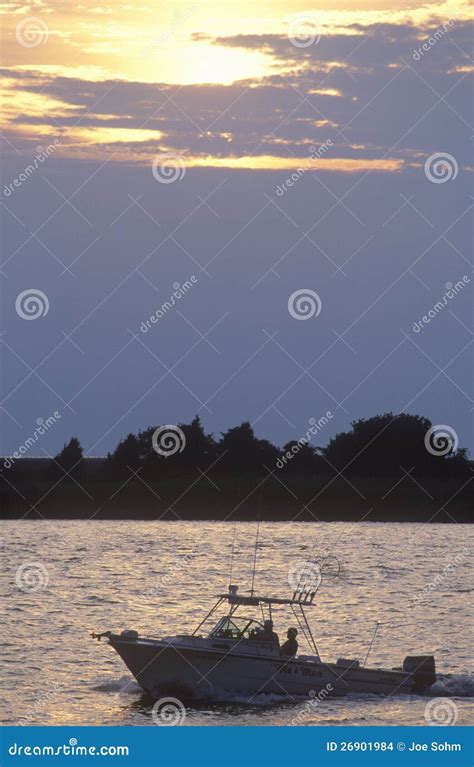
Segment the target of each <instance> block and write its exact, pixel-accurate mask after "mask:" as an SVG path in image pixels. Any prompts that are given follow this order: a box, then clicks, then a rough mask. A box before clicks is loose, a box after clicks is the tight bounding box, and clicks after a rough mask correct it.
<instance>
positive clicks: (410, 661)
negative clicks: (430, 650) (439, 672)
mask: <svg viewBox="0 0 474 767" xmlns="http://www.w3.org/2000/svg"><path fill="white" fill-rule="evenodd" d="M403 671H406V672H407V673H408V674H413V678H414V680H415V685H414V687H413V692H426V690H427V689H428V688H429V687H431V685H432V684H434V683H435V682H436V668H435V659H434V656H433V655H408V656H407V657H406V658H405V660H404V661H403Z"/></svg>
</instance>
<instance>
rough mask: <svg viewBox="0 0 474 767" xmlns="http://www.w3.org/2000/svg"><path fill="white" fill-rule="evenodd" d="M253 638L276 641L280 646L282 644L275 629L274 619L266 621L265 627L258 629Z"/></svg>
mask: <svg viewBox="0 0 474 767" xmlns="http://www.w3.org/2000/svg"><path fill="white" fill-rule="evenodd" d="M253 638H254V639H258V640H259V641H263V642H274V643H275V644H277V645H278V647H279V646H280V640H279V638H278V634H276V633H275V632H274V631H273V621H270V620H268V621H264V623H263V629H258V630H257V631H256V632H255V634H254V636H253Z"/></svg>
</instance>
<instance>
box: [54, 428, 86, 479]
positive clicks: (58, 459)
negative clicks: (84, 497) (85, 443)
mask: <svg viewBox="0 0 474 767" xmlns="http://www.w3.org/2000/svg"><path fill="white" fill-rule="evenodd" d="M83 472H84V457H83V451H82V447H81V443H80V442H79V440H78V439H77V437H72V438H71V439H70V440H69V442H68V443H67V444H65V445H64V447H63V449H62V450H61V452H60V453H58V455H56V456H55V457H54V458H53V460H52V461H51V463H50V465H49V468H48V479H51V480H58V479H59V478H60V477H63V476H64V474H65V473H67V474H70V475H71V477H73V478H74V479H81V478H82V475H83Z"/></svg>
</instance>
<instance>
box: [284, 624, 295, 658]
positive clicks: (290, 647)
mask: <svg viewBox="0 0 474 767" xmlns="http://www.w3.org/2000/svg"><path fill="white" fill-rule="evenodd" d="M297 635H298V631H297V629H295V628H289V629H288V631H287V632H286V636H287V637H288V639H287V640H286V642H284V643H283V644H282V646H281V647H280V654H281V655H285V656H286V657H289V658H292V657H293V656H295V655H296V653H297V652H298V642H297V641H296V637H297Z"/></svg>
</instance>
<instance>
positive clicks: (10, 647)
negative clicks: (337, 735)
mask: <svg viewBox="0 0 474 767" xmlns="http://www.w3.org/2000/svg"><path fill="white" fill-rule="evenodd" d="M255 528H256V525H255V524H251V523H239V524H237V526H236V531H237V532H236V548H235V555H234V562H233V576H232V580H233V582H234V583H238V584H239V585H240V591H241V592H242V591H244V590H245V589H246V588H249V587H250V581H251V572H252V560H253V547H254V540H255ZM3 531H4V532H3V558H4V560H5V562H6V564H5V570H4V575H3V577H4V578H5V583H4V585H3V587H2V591H3V592H4V594H5V596H6V598H7V601H6V608H5V613H4V617H5V618H6V626H7V628H6V630H4V637H3V645H4V664H3V672H2V679H1V681H2V687H3V692H2V694H1V699H2V700H3V703H2V708H3V716H2V719H3V722H4V723H7V724H15V723H20V722H23V723H30V724H37V725H40V724H52V725H60V724H65V725H66V724H77V725H88V724H91V725H99V724H105V725H147V724H150V725H153V720H152V717H151V703H150V701H149V700H148V699H147V698H146V697H145V696H144V695H143V694H142V693H141V691H140V688H139V687H138V686H137V684H136V683H135V681H134V680H133V678H132V677H131V676H130V674H129V673H128V671H127V669H126V668H125V666H124V665H123V663H122V661H121V660H120V658H119V657H118V655H116V654H115V652H114V651H113V650H112V648H111V647H109V646H108V645H107V643H104V642H102V643H100V644H99V643H97V642H96V641H94V640H93V639H92V638H91V636H90V634H91V632H92V631H104V630H106V629H112V630H115V631H121V630H123V629H125V628H128V629H130V628H133V629H136V630H137V631H138V632H139V633H140V634H142V635H147V634H149V635H153V636H160V635H170V634H174V633H185V632H186V631H188V630H192V629H194V628H195V627H196V625H197V623H199V621H200V620H201V618H202V617H204V614H205V612H206V611H207V610H208V609H209V608H210V607H211V605H212V603H213V598H214V595H215V594H216V593H218V592H219V591H222V590H223V589H224V590H226V589H227V584H228V579H229V561H230V551H231V543H232V538H233V534H234V525H231V524H226V523H212V522H128V521H123V522H122V521H61V522H48V521H38V522H30V521H18V522H16V521H11V522H5V523H3ZM470 539H471V528H470V527H469V526H466V525H455V524H453V525H421V524H391V523H390V524H388V523H386V524H375V523H357V524H352V523H322V524H319V523H309V524H297V523H291V524H287V523H271V524H270V523H269V524H262V525H261V528H260V544H259V547H258V562H257V574H256V591H257V592H264V593H273V594H276V595H280V596H287V595H288V593H289V590H290V588H289V586H288V572H289V570H290V569H291V568H292V567H294V566H296V565H298V563H300V562H301V561H304V560H305V559H306V558H307V557H309V556H311V557H312V558H314V559H315V560H316V561H318V560H319V561H321V559H322V558H324V557H327V556H328V555H330V556H331V558H330V559H329V560H327V565H326V569H327V574H326V576H325V577H324V578H323V583H322V586H321V588H320V590H319V593H318V596H317V607H315V608H313V609H312V612H311V614H310V615H311V617H312V621H311V622H312V628H313V632H314V634H315V637H316V639H317V642H318V646H319V650H320V654H321V656H322V658H323V659H324V660H335V659H336V658H338V657H349V658H351V657H352V658H359V659H361V661H362V660H363V659H364V657H365V654H366V652H367V648H368V645H369V643H370V640H371V636H372V633H373V629H374V625H375V623H376V621H380V622H381V625H380V628H379V631H378V634H377V637H376V641H375V644H374V647H373V649H372V652H371V656H370V665H374V666H379V665H380V666H387V667H389V668H391V667H392V666H398V665H401V663H402V661H403V658H404V657H405V655H410V654H430V653H433V654H434V655H435V656H436V662H437V669H438V672H439V673H440V674H441V675H442V676H441V679H440V681H438V682H437V683H436V685H435V688H434V689H433V691H432V692H433V694H434V695H436V696H441V697H444V698H449V702H448V704H447V708H446V702H445V704H444V706H443V705H442V701H439V703H440V707H439V716H440V717H444V716H448V718H449V719H451V720H452V719H453V718H454V720H456V721H457V724H459V725H466V724H473V723H474V702H473V699H472V695H473V694H474V675H473V674H472V673H471V656H470V652H469V647H470V641H469V637H470V629H472V621H471V614H470V612H469V602H470V592H471V587H472V583H471V581H470V580H469V573H470V572H472V571H470V564H471V562H470V552H471V540H470ZM333 557H337V562H336V560H335V559H334V558H333ZM339 566H340V572H339V574H337V573H338V571H339ZM19 568H22V569H19ZM46 581H47V583H46ZM38 586H43V587H42V588H38V589H37V590H31V589H32V588H36V587H38ZM308 612H309V611H308ZM274 618H275V623H276V629H277V630H278V632H279V633H280V636H281V637H284V634H285V633H286V628H287V627H288V625H290V624H291V623H292V622H293V621H291V619H290V617H289V616H288V615H286V614H284V613H283V612H281V611H279V612H277V613H276V614H275V616H274ZM431 700H433V698H431ZM427 702H430V698H426V697H420V696H393V697H391V698H381V697H377V696H367V695H365V696H363V695H351V696H348V697H347V698H340V699H337V700H327V701H324V702H321V703H319V704H318V705H308V703H307V701H305V700H302V701H298V702H297V703H294V702H293V703H287V702H285V701H283V700H281V699H280V700H279V699H278V698H275V697H272V698H269V697H268V696H267V697H263V698H262V699H261V700H259V702H258V704H257V705H252V706H249V705H246V704H245V701H243V700H235V702H233V703H232V704H229V703H226V704H221V705H212V706H211V705H201V706H196V707H194V708H188V710H187V716H186V720H185V721H186V724H188V725H198V724H210V725H211V724H212V725H291V724H292V723H294V721H295V717H297V716H298V715H299V714H301V713H302V714H303V715H302V716H300V717H299V720H298V721H299V723H301V724H322V725H339V724H340V725H343V724H344V725H347V724H354V725H377V724H389V725H395V724H413V725H419V724H425V716H424V715H425V709H426V704H427ZM446 711H447V713H446ZM456 717H457V719H456ZM445 723H447V722H445Z"/></svg>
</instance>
